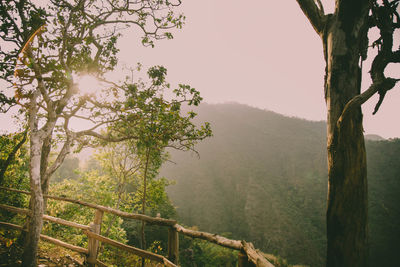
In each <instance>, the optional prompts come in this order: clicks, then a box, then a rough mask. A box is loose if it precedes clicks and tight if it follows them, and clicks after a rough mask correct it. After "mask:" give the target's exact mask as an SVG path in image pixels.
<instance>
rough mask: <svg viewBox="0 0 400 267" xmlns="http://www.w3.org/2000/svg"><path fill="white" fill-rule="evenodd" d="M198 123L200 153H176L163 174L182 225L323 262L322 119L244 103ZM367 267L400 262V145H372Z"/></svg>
mask: <svg viewBox="0 0 400 267" xmlns="http://www.w3.org/2000/svg"><path fill="white" fill-rule="evenodd" d="M195 111H196V112H198V113H199V117H198V118H197V122H198V123H200V122H202V121H210V122H211V123H212V124H213V134H214V136H213V138H210V139H207V140H205V141H204V142H201V143H200V144H199V145H198V146H197V150H198V151H199V153H200V155H201V157H200V159H198V158H196V157H189V156H188V155H186V154H183V153H180V152H177V151H170V153H171V161H173V162H174V164H165V166H164V167H163V168H162V170H161V172H160V173H161V174H162V175H165V176H166V177H170V178H171V179H174V180H176V185H174V186H170V187H169V188H168V194H169V196H170V197H171V200H172V201H173V203H174V204H175V205H176V206H177V212H178V216H179V221H180V222H181V223H184V224H186V225H197V226H198V227H199V228H200V229H201V230H202V231H207V232H211V233H223V232H231V233H232V237H233V239H244V240H247V241H250V242H253V244H254V245H255V247H256V248H258V249H260V250H262V251H264V252H267V253H272V254H275V255H280V256H281V257H282V258H285V259H287V260H288V262H289V263H291V264H306V265H310V266H324V265H325V253H326V230H325V211H326V195H327V171H326V152H325V151H326V144H325V140H326V137H325V133H326V132H325V131H326V127H325V124H324V122H310V121H305V120H300V119H296V118H287V117H284V116H282V115H279V114H276V113H273V112H269V111H263V110H259V109H255V108H251V107H248V106H243V105H238V104H224V105H206V104H202V105H201V106H200V107H199V109H197V110H195ZM366 146H367V157H368V164H367V165H368V179H369V211H370V212H369V216H370V219H369V228H370V242H371V248H372V249H371V266H393V267H394V266H396V265H397V261H396V254H397V250H396V249H395V248H396V243H398V242H399V241H400V240H399V236H400V234H399V227H398V225H400V214H399V209H398V203H400V199H399V197H400V194H399V192H400V180H399V179H398V178H399V177H400V173H399V171H400V169H399V167H400V162H399V159H400V157H399V153H400V150H399V148H400V142H399V140H398V139H395V140H388V141H380V142H372V141H368V142H367V143H366Z"/></svg>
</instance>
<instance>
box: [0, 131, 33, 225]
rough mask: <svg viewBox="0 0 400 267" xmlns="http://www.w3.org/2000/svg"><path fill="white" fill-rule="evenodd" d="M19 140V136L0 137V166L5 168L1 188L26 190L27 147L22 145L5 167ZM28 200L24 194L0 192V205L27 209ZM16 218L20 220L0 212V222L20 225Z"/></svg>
mask: <svg viewBox="0 0 400 267" xmlns="http://www.w3.org/2000/svg"><path fill="white" fill-rule="evenodd" d="M21 138H22V135H21V134H8V135H1V136H0V165H1V167H2V168H5V167H7V170H6V171H5V173H4V177H3V181H2V184H1V186H4V187H10V188H16V189H20V190H28V189H29V179H28V168H29V163H28V153H27V147H26V146H24V145H23V146H22V147H21V148H20V149H18V150H17V151H16V153H15V156H14V159H13V160H11V161H10V164H9V165H8V166H5V162H6V160H7V158H8V157H9V155H10V153H12V151H13V150H14V148H15V146H16V145H17V143H19V142H20V141H21ZM28 200H29V198H28V197H27V196H26V195H24V194H20V193H15V192H9V191H5V190H0V203H2V204H6V205H10V206H15V207H27V201H28ZM18 218H20V216H16V214H15V213H11V212H7V211H1V212H0V221H7V222H10V220H12V221H14V222H19V223H20V221H18V220H20V219H18ZM15 220H17V221H15Z"/></svg>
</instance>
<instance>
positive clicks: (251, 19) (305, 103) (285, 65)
mask: <svg viewBox="0 0 400 267" xmlns="http://www.w3.org/2000/svg"><path fill="white" fill-rule="evenodd" d="M325 2H329V5H327V6H326V7H325V10H326V11H329V10H332V7H333V6H332V5H333V3H334V1H325ZM182 11H183V12H184V13H185V15H186V17H187V21H186V25H185V26H184V28H183V29H182V30H179V31H175V32H174V39H173V40H168V41H161V42H158V43H156V48H153V49H152V48H143V47H141V45H140V44H139V42H138V41H137V38H138V36H127V35H125V36H124V38H123V40H121V41H122V43H121V52H120V55H121V59H122V60H123V61H124V62H125V63H126V64H127V65H129V64H134V63H135V62H137V61H140V62H142V63H144V64H145V65H147V66H150V65H154V64H161V65H164V66H165V67H166V68H167V69H168V77H169V80H170V81H172V82H175V83H178V82H182V83H188V84H190V85H192V86H193V87H195V88H196V89H198V90H199V91H200V92H201V95H202V96H203V97H204V99H205V101H206V102H209V103H223V102H228V101H235V102H239V103H244V104H248V105H251V106H255V107H259V108H262V109H268V110H272V111H275V112H278V113H282V114H284V115H289V116H296V117H300V118H305V119H310V120H326V107H325V101H324V96H323V77H324V68H325V62H324V59H323V54H322V44H321V41H320V38H319V36H318V35H317V34H316V33H315V32H314V30H313V29H312V27H311V25H310V23H309V22H308V20H307V19H306V17H305V16H304V14H303V13H302V11H301V9H300V7H299V6H298V4H297V2H296V1H295V0H290V1H288V0H286V1H265V0H251V1H239V0H202V1H198V0H197V1H196V0H186V1H183V3H182ZM396 39H397V41H399V39H400V38H399V36H396ZM398 65H399V66H397V67H396V68H393V69H392V71H391V72H392V73H396V75H394V76H395V77H398V78H400V64H398ZM364 66H365V67H364V69H365V74H364V77H365V78H366V79H365V82H364V84H363V89H364V90H365V89H366V88H367V87H368V86H369V84H370V80H369V75H368V73H367V71H368V70H369V65H368V64H366V63H365V64H364ZM376 102H377V98H373V99H371V100H370V102H369V103H367V104H366V105H365V107H363V111H364V128H365V131H366V133H375V134H379V135H381V136H383V137H385V138H389V137H400V124H399V123H398V119H397V115H398V114H399V112H400V105H399V104H400V85H397V86H396V87H395V88H394V89H393V90H392V91H390V92H388V95H387V97H386V99H385V101H384V103H383V105H382V107H381V109H380V111H379V112H378V114H376V115H374V116H372V115H371V114H372V111H373V107H374V105H375V103H376Z"/></svg>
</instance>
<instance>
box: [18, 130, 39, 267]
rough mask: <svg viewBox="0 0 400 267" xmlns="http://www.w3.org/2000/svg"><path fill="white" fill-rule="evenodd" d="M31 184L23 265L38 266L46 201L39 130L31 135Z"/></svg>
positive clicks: (33, 131)
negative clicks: (29, 212)
mask: <svg viewBox="0 0 400 267" xmlns="http://www.w3.org/2000/svg"><path fill="white" fill-rule="evenodd" d="M30 146H31V147H30V157H31V158H30V166H29V169H30V170H29V174H30V186H31V201H30V207H31V211H32V213H31V214H32V215H31V216H30V217H29V222H28V233H27V234H26V237H25V245H24V252H23V255H22V266H27V267H30V266H36V256H37V248H38V244H39V239H40V233H41V231H42V227H43V217H42V216H43V212H44V201H43V193H42V188H41V184H40V159H41V144H40V135H39V133H38V132H37V131H35V130H31V137H30Z"/></svg>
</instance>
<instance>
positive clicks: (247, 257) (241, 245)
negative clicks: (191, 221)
mask: <svg viewBox="0 0 400 267" xmlns="http://www.w3.org/2000/svg"><path fill="white" fill-rule="evenodd" d="M0 189H2V190H6V191H11V192H17V193H22V194H26V195H31V193H30V192H27V191H23V190H18V189H13V188H7V187H0ZM44 198H47V199H53V200H58V201H66V202H70V203H75V204H78V205H81V206H86V207H89V208H92V209H95V216H94V220H93V222H92V223H90V225H82V224H79V223H76V222H71V221H67V220H64V219H61V218H57V217H52V216H49V215H43V219H44V220H47V221H51V222H53V223H57V224H62V225H66V226H69V227H74V228H77V229H81V230H82V231H83V233H84V234H85V235H87V236H88V240H89V242H88V248H87V249H86V248H82V247H79V246H75V245H72V244H69V243H66V242H64V241H61V240H58V239H55V238H53V237H50V236H46V235H42V234H41V235H40V238H41V239H43V240H45V241H47V242H50V243H53V244H55V245H58V246H62V247H65V248H68V249H71V250H73V251H77V252H79V253H82V254H84V255H85V256H86V261H87V262H88V264H89V266H106V265H105V264H104V263H102V262H101V261H99V260H98V259H97V253H98V248H99V242H102V243H107V244H109V245H112V246H114V247H117V248H119V249H121V250H125V251H128V252H130V253H133V254H135V255H137V256H140V257H142V258H146V259H149V260H151V261H155V262H158V263H161V264H163V265H164V266H167V267H174V266H177V264H178V262H179V233H181V234H183V235H185V236H189V237H192V238H199V239H203V240H206V241H209V242H211V243H214V244H217V245H220V246H223V247H226V248H230V249H234V250H238V251H239V258H238V266H239V267H254V266H257V267H273V265H272V264H271V263H270V262H269V261H268V260H267V259H266V257H265V254H263V253H262V252H260V251H258V250H256V249H255V248H254V246H253V245H252V244H251V243H248V242H245V241H239V240H232V239H228V238H225V237H223V236H220V235H216V234H211V233H207V232H201V231H195V230H191V229H186V228H184V227H183V226H181V225H179V224H178V223H177V221H176V220H170V219H164V218H159V217H151V216H147V215H143V214H134V213H128V212H123V211H120V210H116V209H113V208H110V207H106V206H102V205H97V204H93V203H88V202H85V201H81V200H76V199H70V198H65V197H58V196H50V195H44ZM0 209H3V210H7V211H10V212H14V213H19V214H23V215H26V216H30V214H31V211H30V210H28V209H22V208H17V207H13V206H8V205H4V204H0ZM104 212H108V213H111V214H114V215H117V216H119V217H122V218H129V219H134V220H140V221H145V222H146V223H148V224H150V225H161V226H166V227H168V257H167V258H166V257H164V256H162V255H158V254H155V253H152V252H149V251H146V250H142V249H138V248H135V247H132V246H128V245H125V244H123V243H120V242H117V241H115V240H112V239H110V238H107V237H105V236H102V235H100V228H101V222H102V218H103V213H104ZM0 226H2V227H8V228H13V229H16V230H22V231H24V229H23V228H22V227H21V226H19V225H15V224H10V223H6V222H0Z"/></svg>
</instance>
